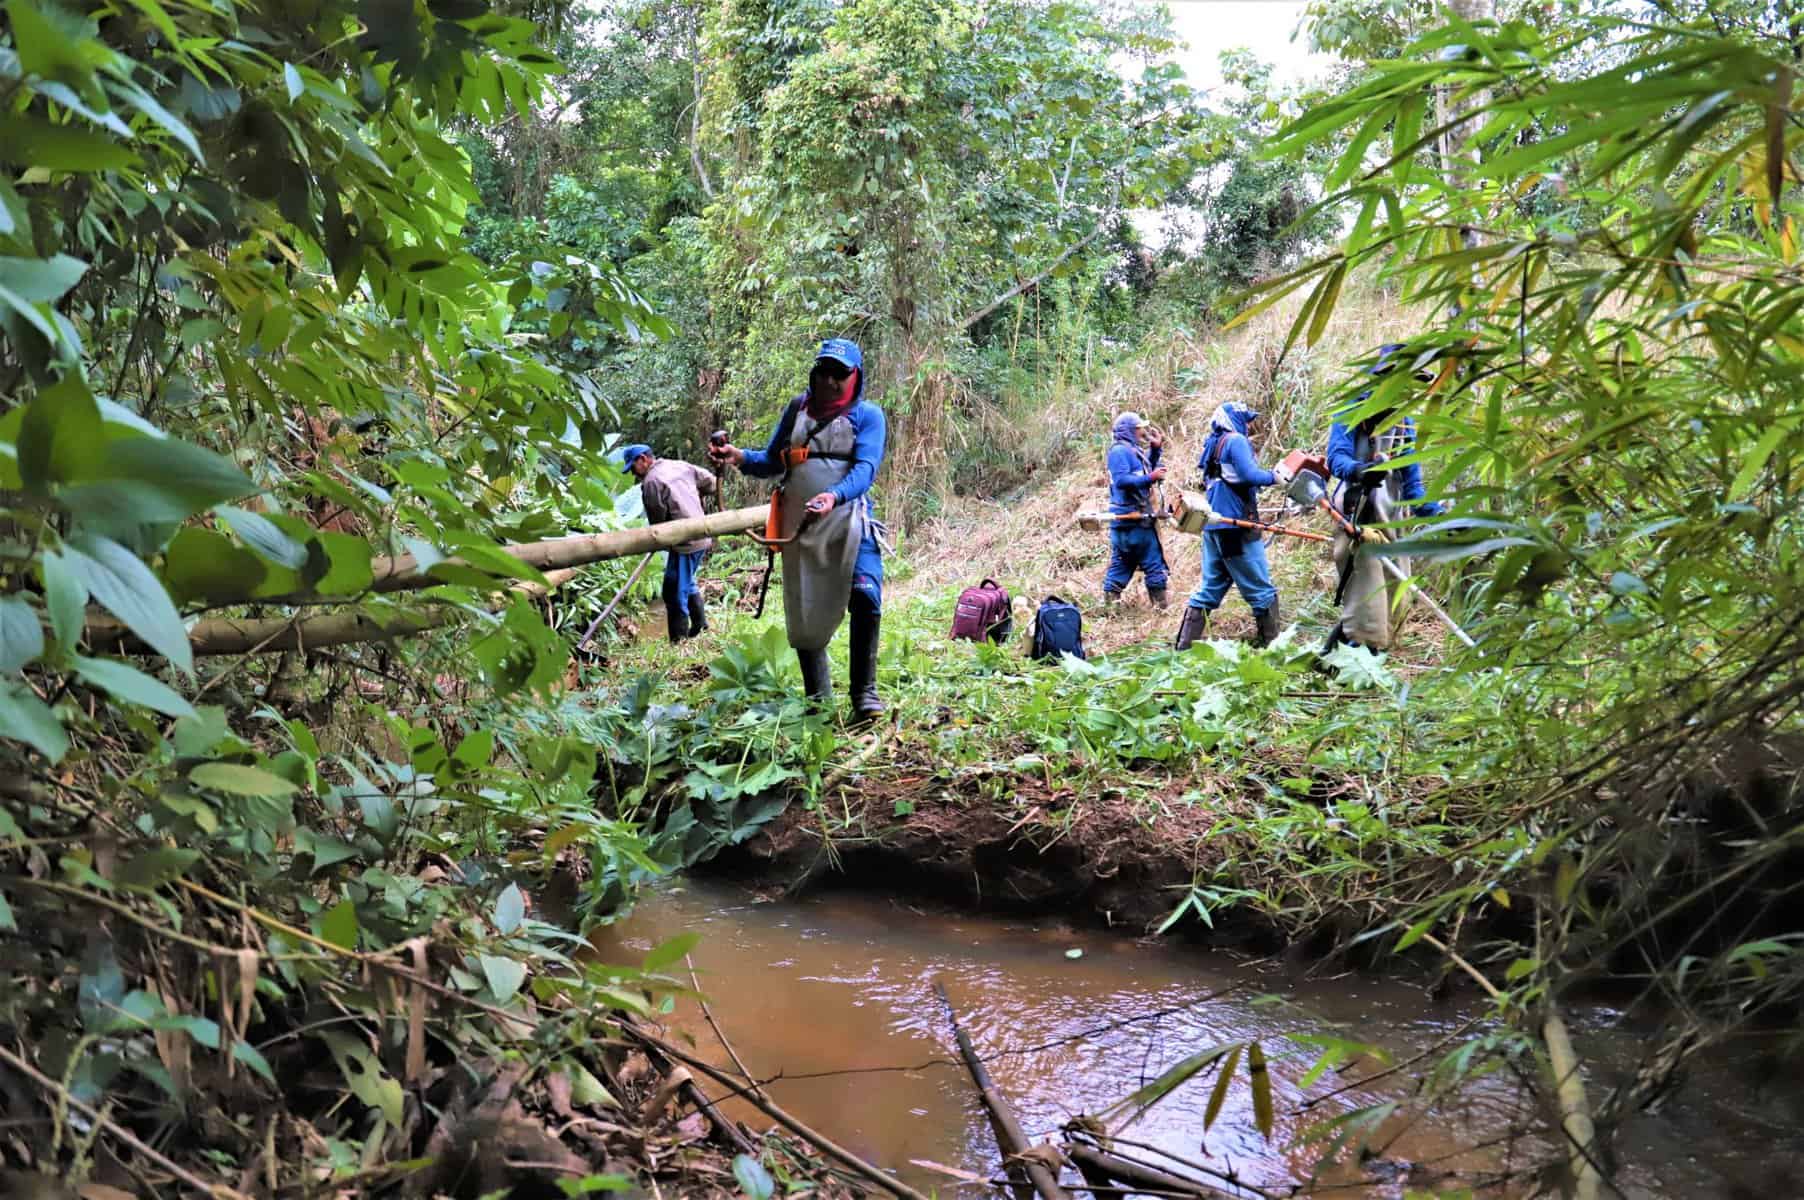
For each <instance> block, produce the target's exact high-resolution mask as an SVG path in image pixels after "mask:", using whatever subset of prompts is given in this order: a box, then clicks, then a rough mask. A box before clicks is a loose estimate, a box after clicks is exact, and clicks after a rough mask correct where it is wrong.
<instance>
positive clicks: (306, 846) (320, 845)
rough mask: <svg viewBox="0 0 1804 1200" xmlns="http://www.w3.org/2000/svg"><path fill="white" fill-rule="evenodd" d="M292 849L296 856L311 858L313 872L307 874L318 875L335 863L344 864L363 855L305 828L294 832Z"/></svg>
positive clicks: (340, 842)
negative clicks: (305, 855) (308, 856)
mask: <svg viewBox="0 0 1804 1200" xmlns="http://www.w3.org/2000/svg"><path fill="white" fill-rule="evenodd" d="M294 849H295V853H297V854H307V855H310V856H312V858H313V870H312V871H310V872H309V874H318V873H319V872H320V871H323V870H325V869H326V868H327V867H330V866H332V865H334V864H335V863H341V862H345V861H346V860H348V859H353V858H356V857H357V856H358V855H359V854H362V853H363V851H361V850H359V849H358V848H357V847H356V846H353V845H351V844H350V843H349V842H345V841H340V840H339V839H338V838H335V837H327V836H325V835H324V834H320V833H315V832H314V831H313V830H311V829H308V828H306V827H305V826H303V827H302V828H300V829H297V830H295V831H294Z"/></svg>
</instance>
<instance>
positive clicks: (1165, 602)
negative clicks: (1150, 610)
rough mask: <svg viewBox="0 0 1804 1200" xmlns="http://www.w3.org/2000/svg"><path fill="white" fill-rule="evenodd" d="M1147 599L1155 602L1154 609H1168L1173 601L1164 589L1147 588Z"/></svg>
mask: <svg viewBox="0 0 1804 1200" xmlns="http://www.w3.org/2000/svg"><path fill="white" fill-rule="evenodd" d="M1146 598H1147V599H1148V600H1151V601H1152V602H1153V607H1154V608H1168V607H1170V605H1171V600H1170V598H1169V597H1168V596H1167V595H1166V593H1165V589H1164V588H1150V587H1149V588H1147V589H1146Z"/></svg>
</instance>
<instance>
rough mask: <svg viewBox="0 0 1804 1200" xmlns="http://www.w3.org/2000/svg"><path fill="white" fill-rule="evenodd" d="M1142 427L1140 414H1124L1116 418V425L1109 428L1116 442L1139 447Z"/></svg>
mask: <svg viewBox="0 0 1804 1200" xmlns="http://www.w3.org/2000/svg"><path fill="white" fill-rule="evenodd" d="M1140 425H1141V420H1140V414H1139V413H1137V412H1124V413H1122V414H1121V415H1120V416H1118V417H1116V418H1115V423H1114V424H1113V425H1110V426H1109V432H1110V434H1111V435H1113V437H1114V439H1115V440H1116V441H1118V442H1126V443H1127V444H1128V445H1130V446H1137V445H1139V444H1140Z"/></svg>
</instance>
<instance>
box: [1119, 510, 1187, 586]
mask: <svg viewBox="0 0 1804 1200" xmlns="http://www.w3.org/2000/svg"><path fill="white" fill-rule="evenodd" d="M1135 571H1144V572H1146V590H1147V591H1149V592H1162V591H1164V590H1165V585H1166V583H1168V582H1169V581H1170V579H1171V573H1170V572H1169V571H1168V570H1167V569H1166V567H1165V551H1163V550H1162V549H1160V548H1159V535H1158V534H1157V533H1156V532H1155V531H1154V530H1153V527H1152V526H1151V525H1145V524H1137V523H1132V522H1128V521H1117V522H1115V524H1114V527H1113V528H1111V529H1110V530H1109V570H1108V572H1107V573H1106V574H1105V575H1104V576H1103V577H1102V590H1103V591H1105V592H1115V593H1120V592H1121V591H1123V590H1124V589H1125V588H1126V587H1127V585H1128V584H1130V583H1132V582H1134V572H1135Z"/></svg>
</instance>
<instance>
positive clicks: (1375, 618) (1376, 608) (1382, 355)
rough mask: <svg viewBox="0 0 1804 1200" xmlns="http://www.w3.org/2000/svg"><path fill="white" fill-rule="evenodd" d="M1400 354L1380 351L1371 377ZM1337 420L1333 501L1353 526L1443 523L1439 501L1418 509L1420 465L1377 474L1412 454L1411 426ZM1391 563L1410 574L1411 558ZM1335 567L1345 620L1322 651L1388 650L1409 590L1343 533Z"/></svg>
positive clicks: (1331, 439)
mask: <svg viewBox="0 0 1804 1200" xmlns="http://www.w3.org/2000/svg"><path fill="white" fill-rule="evenodd" d="M1401 349H1403V345H1402V343H1400V342H1390V343H1386V344H1385V345H1383V346H1380V347H1379V348H1378V361H1377V362H1376V363H1374V364H1373V365H1372V366H1371V367H1370V368H1369V370H1370V373H1371V374H1373V375H1377V376H1381V377H1382V376H1385V375H1388V374H1390V373H1391V371H1392V370H1393V369H1395V367H1396V365H1397V364H1396V363H1395V362H1393V361H1391V359H1392V355H1394V354H1395V353H1396V352H1397V351H1399V350H1401ZM1416 378H1417V379H1418V380H1420V381H1423V382H1427V381H1429V380H1431V379H1432V378H1433V377H1432V376H1429V375H1426V374H1422V375H1418V376H1417V377H1416ZM1371 394H1372V393H1371V389H1369V388H1368V389H1367V390H1366V391H1363V392H1361V393H1360V394H1359V395H1358V397H1356V398H1355V400H1354V404H1355V405H1357V404H1358V403H1359V402H1361V401H1363V400H1365V399H1366V398H1367V397H1368V396H1370V395H1371ZM1340 417H1341V419H1339V420H1336V421H1335V422H1334V424H1333V425H1332V426H1331V427H1330V429H1329V431H1328V456H1327V457H1328V470H1329V473H1330V474H1332V475H1333V476H1334V479H1335V484H1334V490H1333V493H1332V494H1331V496H1330V499H1331V500H1332V501H1333V503H1334V505H1335V507H1337V508H1339V509H1340V510H1341V511H1342V512H1344V513H1346V514H1347V516H1348V517H1349V518H1351V520H1352V521H1353V523H1354V524H1355V525H1360V526H1364V525H1367V524H1374V523H1378V522H1383V521H1392V520H1396V519H1398V518H1399V517H1401V516H1402V515H1403V514H1404V512H1405V511H1406V510H1407V511H1409V512H1410V513H1412V514H1413V515H1415V516H1418V517H1438V516H1440V515H1441V514H1442V513H1444V512H1445V511H1446V509H1445V508H1444V507H1443V506H1442V505H1441V504H1439V503H1438V502H1429V503H1415V502H1417V501H1421V500H1422V498H1423V497H1424V496H1426V495H1427V494H1428V493H1427V490H1426V489H1425V488H1424V487H1423V486H1422V468H1421V466H1420V465H1419V464H1417V463H1414V462H1409V463H1405V464H1404V465H1403V466H1401V467H1398V468H1396V469H1394V470H1389V471H1383V470H1374V469H1373V468H1375V467H1378V466H1380V465H1381V464H1383V463H1385V462H1388V461H1389V460H1391V459H1394V458H1399V457H1401V456H1403V455H1407V454H1410V453H1412V452H1413V451H1414V450H1415V444H1416V425H1415V422H1414V421H1413V420H1411V419H1410V418H1409V417H1407V416H1399V415H1398V413H1397V411H1396V410H1395V409H1394V408H1387V409H1385V410H1383V411H1381V412H1376V413H1373V414H1371V415H1369V416H1367V417H1364V418H1361V419H1360V420H1358V421H1351V420H1349V419H1348V418H1349V417H1350V409H1349V410H1343V411H1342V413H1341V414H1340ZM1391 561H1392V562H1393V563H1395V564H1396V565H1397V567H1398V568H1399V569H1400V571H1401V573H1402V574H1404V575H1408V574H1409V560H1408V559H1407V558H1396V557H1392V559H1391ZM1334 562H1335V565H1336V566H1337V567H1338V568H1339V569H1340V577H1339V582H1338V584H1337V587H1336V591H1335V597H1334V599H1335V603H1337V604H1339V605H1340V606H1341V619H1340V620H1339V622H1337V623H1336V624H1335V626H1334V631H1333V632H1332V633H1330V634H1329V635H1328V644H1327V645H1326V646H1324V647H1323V650H1324V652H1326V651H1328V650H1332V649H1333V648H1334V647H1335V646H1336V645H1339V644H1341V643H1350V644H1352V645H1355V646H1364V647H1365V648H1367V649H1368V650H1387V649H1389V648H1390V646H1391V643H1392V641H1393V640H1394V638H1395V636H1396V623H1395V622H1393V621H1392V619H1391V617H1392V613H1393V611H1394V610H1396V609H1398V607H1399V604H1400V602H1401V601H1402V600H1403V593H1404V591H1405V586H1404V584H1403V583H1402V581H1401V580H1393V579H1390V578H1387V576H1386V573H1385V570H1384V567H1383V565H1382V564H1381V563H1380V561H1379V560H1378V558H1377V556H1376V555H1375V554H1373V553H1371V552H1369V551H1365V550H1362V548H1361V547H1360V546H1358V545H1355V543H1354V541H1353V539H1352V538H1351V537H1350V536H1348V535H1347V534H1346V532H1345V531H1342V532H1339V533H1337V534H1336V535H1335V539H1334Z"/></svg>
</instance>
